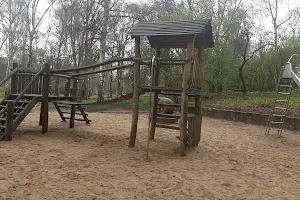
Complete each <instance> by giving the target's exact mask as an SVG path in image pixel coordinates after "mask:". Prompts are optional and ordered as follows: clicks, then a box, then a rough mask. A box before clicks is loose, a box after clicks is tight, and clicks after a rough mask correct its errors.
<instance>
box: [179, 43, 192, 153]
mask: <svg viewBox="0 0 300 200" xmlns="http://www.w3.org/2000/svg"><path fill="white" fill-rule="evenodd" d="M194 43H195V37H194V38H193V39H191V40H189V41H188V45H187V51H186V58H187V59H188V61H187V63H186V64H185V66H184V70H183V77H182V93H181V116H180V121H179V126H180V156H185V147H186V142H187V137H186V132H187V128H186V126H187V113H188V96H187V90H188V88H189V78H190V75H191V67H192V56H193V51H194Z"/></svg>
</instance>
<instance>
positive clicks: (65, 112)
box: [61, 111, 89, 116]
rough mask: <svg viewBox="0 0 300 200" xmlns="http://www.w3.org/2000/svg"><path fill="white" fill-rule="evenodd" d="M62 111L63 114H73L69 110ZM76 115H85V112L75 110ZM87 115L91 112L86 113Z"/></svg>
mask: <svg viewBox="0 0 300 200" xmlns="http://www.w3.org/2000/svg"><path fill="white" fill-rule="evenodd" d="M61 113H63V114H71V112H67V111H62V112H61ZM75 115H83V114H82V113H78V112H75ZM85 115H86V116H88V115H89V114H88V113H86V114H85Z"/></svg>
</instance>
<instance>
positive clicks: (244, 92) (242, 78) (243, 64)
mask: <svg viewBox="0 0 300 200" xmlns="http://www.w3.org/2000/svg"><path fill="white" fill-rule="evenodd" d="M245 64H246V62H245V61H243V62H242V64H241V66H240V67H239V78H240V80H241V82H242V86H243V94H247V88H246V83H245V79H244V75H243V69H244V66H245Z"/></svg>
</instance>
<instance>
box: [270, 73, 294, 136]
mask: <svg viewBox="0 0 300 200" xmlns="http://www.w3.org/2000/svg"><path fill="white" fill-rule="evenodd" d="M287 81H288V83H286V82H287ZM292 87H293V80H286V79H283V78H281V77H280V78H279V80H278V83H277V86H276V91H275V97H274V101H273V108H272V111H271V113H270V115H269V118H268V122H267V128H266V131H265V135H269V133H270V129H271V128H272V126H273V127H275V129H274V130H275V131H277V133H278V134H279V136H281V134H282V130H283V126H284V118H285V116H286V112H287V110H288V108H289V103H290V98H291V91H292Z"/></svg>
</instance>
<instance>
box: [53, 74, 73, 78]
mask: <svg viewBox="0 0 300 200" xmlns="http://www.w3.org/2000/svg"><path fill="white" fill-rule="evenodd" d="M50 76H54V77H59V78H67V79H71V78H73V77H72V76H68V75H65V74H54V73H51V74H50Z"/></svg>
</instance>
